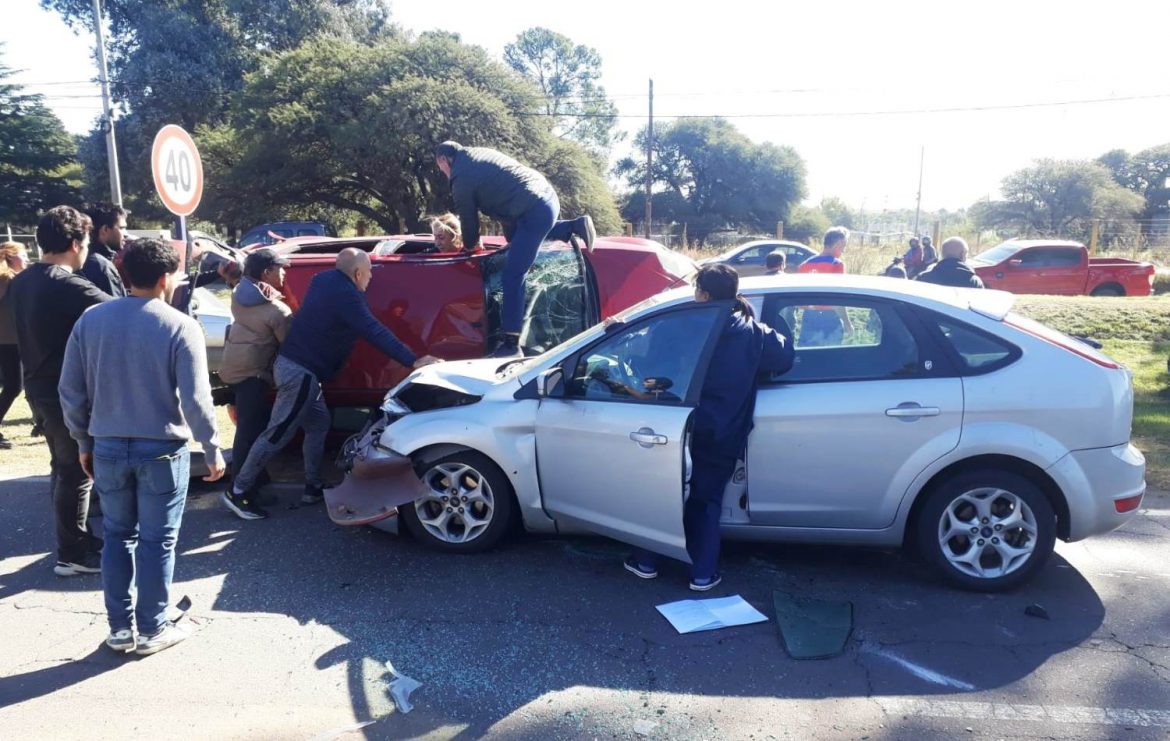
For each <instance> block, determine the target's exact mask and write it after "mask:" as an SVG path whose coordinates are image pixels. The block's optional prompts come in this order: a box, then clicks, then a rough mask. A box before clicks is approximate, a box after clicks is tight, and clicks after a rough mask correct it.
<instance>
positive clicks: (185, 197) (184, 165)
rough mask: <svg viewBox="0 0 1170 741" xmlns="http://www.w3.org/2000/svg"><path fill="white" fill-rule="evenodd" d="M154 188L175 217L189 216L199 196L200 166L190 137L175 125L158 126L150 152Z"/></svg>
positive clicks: (200, 195) (201, 167) (201, 180)
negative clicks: (159, 127)
mask: <svg viewBox="0 0 1170 741" xmlns="http://www.w3.org/2000/svg"><path fill="white" fill-rule="evenodd" d="M150 169H151V172H152V173H153V174H154V189H155V190H157V191H158V197H159V198H161V199H162V202H163V205H164V206H166V207H167V210H168V211H170V212H171V213H173V214H174V215H175V216H190V215H191V214H192V212H194V211H195V208H196V206H198V205H199V199H200V198H202V197H203V163H202V162H201V161H200V160H199V150H198V149H196V148H195V142H194V141H193V140H192V139H191V135H190V134H188V133H187V132H186V131H183V129H181V128H180V127H178V126H175V125H174V124H170V125H167V126H164V127H162V128H161V129H160V130H159V132H158V133H157V134H156V135H155V137H154V146H153V147H152V148H151V152H150Z"/></svg>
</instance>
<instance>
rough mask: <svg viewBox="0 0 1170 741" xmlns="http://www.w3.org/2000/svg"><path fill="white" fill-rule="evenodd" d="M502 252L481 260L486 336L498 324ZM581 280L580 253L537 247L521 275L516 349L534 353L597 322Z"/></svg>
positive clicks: (502, 262)
mask: <svg viewBox="0 0 1170 741" xmlns="http://www.w3.org/2000/svg"><path fill="white" fill-rule="evenodd" d="M507 258H508V254H507V252H503V251H501V252H497V253H494V254H492V255H489V256H488V257H486V258H484V260H483V263H482V267H483V273H484V288H485V291H486V299H487V300H486V302H485V305H484V314H485V315H486V318H487V324H488V328H489V332H488V335H489V336H491V335H492V334H493V333H495V332H498V331H499V328H500V322H501V317H500V310H501V308H502V306H503V296H504V275H503V270H504V265H505V264H506V263H507ZM594 311H595V310H594V309H593V308H592V302H591V300H590V296H589V287H588V285H587V283H586V280H585V269H584V264H583V262H582V259H581V257H580V253H578V252H576V251H574V250H569V249H541V250H540V251H539V252H537V253H536V260H535V261H534V262H533V264H532V267H531V268H529V269H528V274H527V275H526V276H525V278H524V318H523V323H522V324H521V328H520V347H522V348H523V349H524V354H525V355H539V354H540V353H543V352H544V351H545V350H548V349H549V348H551V347H554V346H556V345H559V344H560V343H562V342H564V341H565V340H567V339H569V338H570V337H573V336H574V335H577V334H580V333H581V332H583V331H585V328H586V327H588V326H589V325H590V324H593V323H595V322H596V321H597V318H596V316H595V314H593V312H594Z"/></svg>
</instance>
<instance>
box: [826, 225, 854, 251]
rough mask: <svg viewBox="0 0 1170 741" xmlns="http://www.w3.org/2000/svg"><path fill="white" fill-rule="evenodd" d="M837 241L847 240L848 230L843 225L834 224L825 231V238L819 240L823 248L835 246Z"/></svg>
mask: <svg viewBox="0 0 1170 741" xmlns="http://www.w3.org/2000/svg"><path fill="white" fill-rule="evenodd" d="M838 242H846V243H848V242H849V230H848V229H846V228H845V227H843V226H835V227H833V228H832V229H830V230H829V231H827V232H825V238H824V239H823V240H821V244H823V245H824V246H825V249H831V248H833V247H835V246H837V243H838Z"/></svg>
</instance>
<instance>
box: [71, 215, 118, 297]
mask: <svg viewBox="0 0 1170 741" xmlns="http://www.w3.org/2000/svg"><path fill="white" fill-rule="evenodd" d="M85 215H86V216H88V217H89V220H90V221H92V222H93V228H92V231H91V232H90V235H89V256H88V257H86V258H85V264H84V265H82V266H81V274H82V275H84V276H85V277H86V278H89V282H90V283H93V284H94V285H95V286H97V287H98V288H100V289H101V290H102V292H104V293H108V294H109V295H111V296H113V297H114V298H121V297H122V296H125V295H126V286H125V284H123V282H122V276H121V274H120V273H119V272H118V268H117V267H116V266H115V265H114V258H115V257H117V255H118V253H119V252H121V250H122V231H123V230H124V229H125V228H126V217H127V216H129V215H130V212H129V211H127V210H126V209H124V208H122V207H121V206H115V205H113V204H111V203H95V204H92V205H91V206H89V207H87V208H86V209H85Z"/></svg>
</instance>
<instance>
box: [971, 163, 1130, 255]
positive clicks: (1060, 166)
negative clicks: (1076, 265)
mask: <svg viewBox="0 0 1170 741" xmlns="http://www.w3.org/2000/svg"><path fill="white" fill-rule="evenodd" d="M1000 189H1001V190H1002V192H1003V195H1004V199H1003V200H1002V201H988V202H980V203H977V204H975V205H974V206H972V208H971V212H972V214H973V215H974V217H975V221H976V224H977V225H978V226H979V227H981V228H994V229H1000V230H1005V229H1006V230H1011V231H1014V232H1016V233H1018V234H1021V235H1024V236H1027V235H1033V234H1034V235H1036V236H1046V237H1056V236H1071V237H1081V238H1084V237H1085V236H1087V235H1088V231H1089V224H1090V221H1091V220H1092V219H1105V220H1108V221H1111V222H1124V221H1128V220H1131V219H1132V218H1133V217H1134V216H1135V215H1136V214H1137V213H1139V212H1140V211H1141V210H1142V205H1143V201H1142V198H1141V196H1139V195H1138V194H1136V193H1134V192H1132V191H1130V190H1127V189H1126V188H1123V187H1122V186H1120V185H1119V184H1118V183H1117V182H1115V181H1114V179H1113V175H1112V174H1111V172H1110V170H1109V169H1108V168H1107V167H1106V166H1105V165H1103V164H1101V163H1099V162H1089V161H1083V160H1051V159H1042V160H1037V161H1036V164H1035V165H1033V166H1032V167H1027V168H1024V169H1022V170H1019V171H1017V172H1015V173H1012V174H1011V175H1009V176H1007V177H1006V178H1004V180H1003V184H1002V186H1001V188H1000Z"/></svg>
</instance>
